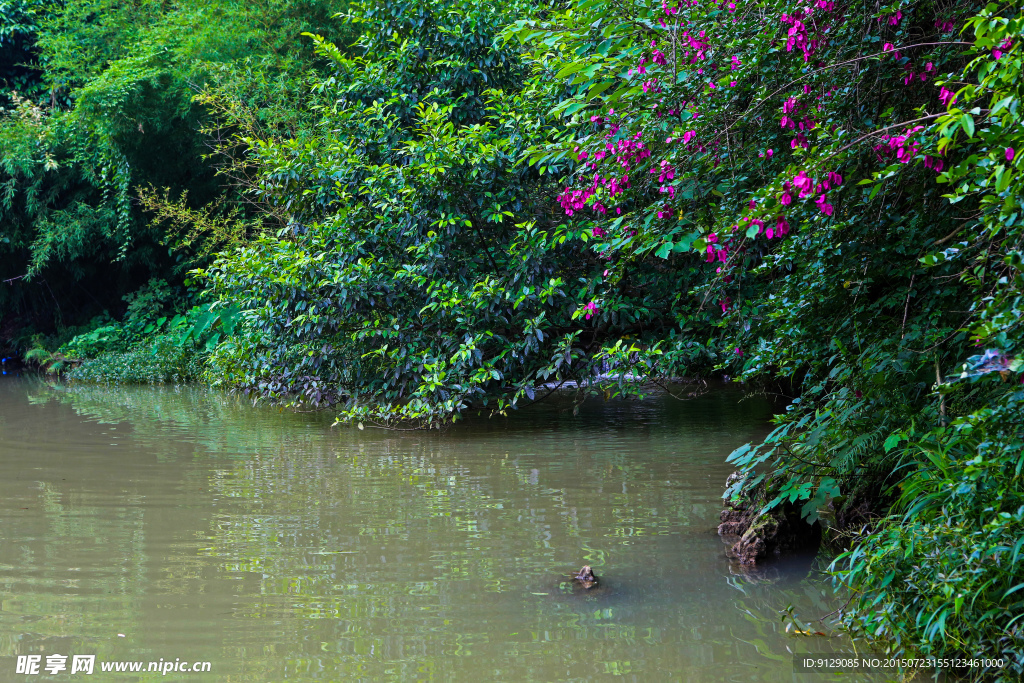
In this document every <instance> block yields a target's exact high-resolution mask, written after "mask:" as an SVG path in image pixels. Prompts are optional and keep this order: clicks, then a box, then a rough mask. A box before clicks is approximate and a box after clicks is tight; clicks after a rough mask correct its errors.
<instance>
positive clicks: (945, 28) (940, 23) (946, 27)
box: [935, 19, 955, 33]
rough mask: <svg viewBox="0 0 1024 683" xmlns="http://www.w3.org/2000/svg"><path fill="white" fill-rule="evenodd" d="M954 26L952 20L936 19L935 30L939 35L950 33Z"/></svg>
mask: <svg viewBox="0 0 1024 683" xmlns="http://www.w3.org/2000/svg"><path fill="white" fill-rule="evenodd" d="M954 27H955V24H954V23H953V21H952V19H936V20H935V28H937V29H939V33H952V31H953V28H954Z"/></svg>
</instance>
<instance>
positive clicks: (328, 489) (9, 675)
mask: <svg viewBox="0 0 1024 683" xmlns="http://www.w3.org/2000/svg"><path fill="white" fill-rule="evenodd" d="M741 397H742V394H739V393H736V392H732V391H724V390H723V391H715V392H712V393H711V394H709V395H707V396H705V397H703V398H701V399H699V400H695V401H689V402H677V401H674V400H672V399H667V398H662V399H651V400H647V401H644V402H623V401H612V402H600V401H596V402H592V403H586V404H585V405H584V406H583V407H582V408H581V410H580V412H579V414H578V415H574V414H573V412H572V411H571V410H568V409H567V408H568V407H569V404H568V403H564V402H563V403H558V402H554V403H551V404H550V405H548V406H544V407H537V408H535V409H531V410H527V411H519V412H518V413H515V414H513V415H512V416H511V417H509V418H507V419H491V420H485V419H471V420H469V421H468V422H467V423H464V424H461V425H460V426H458V427H456V428H454V429H451V430H449V431H447V432H444V433H438V432H432V433H424V432H389V431H380V430H373V429H366V430H365V431H359V430H356V429H353V428H338V427H334V428H332V427H331V422H332V419H331V416H329V415H323V414H300V413H293V412H289V411H281V410H279V409H277V408H272V407H266V406H258V407H253V406H252V405H251V404H250V403H248V402H246V401H244V400H242V399H239V398H235V397H230V396H225V395H223V394H219V393H216V392H211V391H206V390H203V389H197V388H150V387H140V388H105V387H64V386H53V385H49V384H47V383H45V382H42V381H38V380H28V379H24V378H22V379H17V378H3V380H2V381H0V521H2V531H0V681H5V680H30V679H29V678H26V677H25V676H15V675H14V657H15V656H16V655H24V654H42V655H44V661H45V655H48V654H54V653H59V654H66V655H71V654H95V655H97V661H102V660H107V661H111V660H146V661H149V660H157V659H160V658H163V659H164V660H174V659H175V658H181V659H183V660H194V661H198V660H208V661H210V662H211V663H212V669H211V672H210V673H204V674H195V675H192V676H191V677H189V676H184V675H181V674H175V675H171V676H170V677H168V678H165V679H164V680H195V681H206V682H208V683H212V682H213V681H224V682H227V681H232V682H243V681H260V682H262V681H329V680H345V681H356V680H367V681H376V680H399V681H417V680H423V681H532V680H537V681H584V680H604V679H606V678H609V679H610V678H618V679H620V680H628V681H659V680H685V681H698V682H703V681H709V682H710V681H714V682H719V681H793V680H815V681H821V680H825V679H824V678H823V677H821V676H814V677H807V678H802V677H800V676H795V675H794V673H793V664H792V654H791V652H792V651H807V650H811V651H825V650H830V649H840V650H842V649H846V648H847V647H848V644H847V643H845V641H843V640H842V638H838V637H837V638H830V639H825V638H820V637H819V638H815V639H808V638H804V637H795V636H792V635H788V634H786V633H785V632H784V629H785V623H784V622H783V621H782V620H780V618H779V616H780V615H779V610H781V609H783V608H785V607H786V605H787V604H793V605H794V606H795V608H796V609H797V611H798V612H799V613H800V614H801V616H803V617H805V618H811V617H816V616H821V615H823V614H825V613H827V612H829V611H831V610H833V609H834V608H835V607H836V606H837V600H836V599H835V598H834V597H833V596H832V594H831V591H830V589H829V586H828V583H827V582H826V581H824V580H823V579H822V578H821V576H820V575H819V574H817V573H815V572H809V569H810V565H809V564H808V563H807V562H801V561H798V562H795V563H791V564H790V565H783V566H780V567H775V568H773V569H772V570H771V571H769V572H767V573H765V574H762V575H759V576H756V577H750V576H745V575H743V574H742V573H740V572H738V570H737V568H736V567H735V566H733V565H732V564H730V562H729V561H728V559H727V558H726V556H725V546H723V544H722V542H721V541H720V540H719V538H718V537H717V536H716V534H715V533H714V528H715V525H716V523H717V517H718V513H719V510H720V500H719V496H720V494H721V490H722V485H723V482H724V480H725V477H726V475H727V474H728V473H729V471H730V468H729V467H728V466H727V465H726V464H725V463H724V458H725V456H726V455H727V454H728V453H729V451H730V450H732V449H733V448H734V447H736V446H737V445H739V444H741V443H743V442H744V441H746V440H748V439H750V438H754V437H757V436H758V435H763V434H764V433H765V431H766V425H767V418H768V417H769V416H770V406H769V405H768V404H767V403H765V402H764V401H760V400H756V399H747V400H744V401H740V400H739V399H740V398H741ZM584 563H587V564H590V565H592V566H593V567H594V570H595V572H596V573H597V574H598V575H599V576H601V577H602V579H603V588H602V591H601V592H600V593H599V594H595V595H587V596H585V597H579V596H574V595H572V594H571V593H569V592H566V590H565V589H566V584H565V583H564V580H565V575H566V574H567V573H568V572H570V571H573V570H575V569H578V568H579V566H580V565H582V564H584ZM119 634H121V635H119ZM812 640H813V642H809V641H812ZM44 677H45V676H44ZM41 678H42V677H41ZM53 678H54V679H57V680H75V679H77V678H79V676H78V675H76V676H70V675H66V674H64V675H58V676H56V677H53ZM155 679H156V678H155V677H154V675H153V674H149V675H148V676H146V675H143V676H133V675H131V674H125V673H122V674H102V673H99V672H97V674H95V675H94V677H93V678H92V680H100V681H102V680H117V681H129V680H155ZM844 680H852V678H851V677H846V678H845V679H844Z"/></svg>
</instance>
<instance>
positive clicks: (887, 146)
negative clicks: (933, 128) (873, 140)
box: [873, 126, 942, 169]
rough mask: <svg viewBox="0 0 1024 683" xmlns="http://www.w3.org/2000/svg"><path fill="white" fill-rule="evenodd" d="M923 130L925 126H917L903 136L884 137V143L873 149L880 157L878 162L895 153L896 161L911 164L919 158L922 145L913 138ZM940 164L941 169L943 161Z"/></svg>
mask: <svg viewBox="0 0 1024 683" xmlns="http://www.w3.org/2000/svg"><path fill="white" fill-rule="evenodd" d="M921 130H924V126H915V127H913V128H911V129H910V130H908V131H906V132H905V133H904V134H903V135H892V136H890V135H883V136H882V143H881V144H878V145H875V146H874V148H873V149H874V150H875V154H877V155H878V160H879V161H882V160H883V159H884V158H885V157H886V156H889V155H891V154H894V153H895V155H896V161H898V162H900V163H901V164H906V163H910V160H911V159H913V158H914V157H916V156H917V152H918V148H919V147H920V143H918V142H917V141H916V140H912V139H911V136H912V135H913V134H914V133H916V132H918V131H921ZM939 163H940V166H939V168H940V169H941V168H942V167H941V161H940V162H939Z"/></svg>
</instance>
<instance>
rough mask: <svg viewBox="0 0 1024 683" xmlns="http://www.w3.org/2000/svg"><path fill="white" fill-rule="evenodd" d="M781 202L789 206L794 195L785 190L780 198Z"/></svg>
mask: <svg viewBox="0 0 1024 683" xmlns="http://www.w3.org/2000/svg"><path fill="white" fill-rule="evenodd" d="M779 202H780V203H781V204H782V205H783V206H789V205H790V204H792V203H793V197H791V196H790V194H789V193H788V192H783V193H782V196H781V197H780V198H779Z"/></svg>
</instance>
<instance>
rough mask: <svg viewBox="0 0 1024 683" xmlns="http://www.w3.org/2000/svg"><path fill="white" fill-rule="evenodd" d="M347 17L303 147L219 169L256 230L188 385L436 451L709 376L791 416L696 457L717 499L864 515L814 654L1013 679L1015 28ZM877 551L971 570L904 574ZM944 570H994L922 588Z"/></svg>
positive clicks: (717, 19)
mask: <svg viewBox="0 0 1024 683" xmlns="http://www.w3.org/2000/svg"><path fill="white" fill-rule="evenodd" d="M524 16H526V17H528V18H525V19H524V18H522V17H524ZM350 19H352V20H353V21H357V22H358V23H359V24H360V26H361V27H362V30H363V31H364V33H363V35H364V38H363V40H362V41H361V42H360V43H359V45H358V49H357V50H356V51H357V52H359V53H360V54H359V55H358V56H355V57H351V56H344V55H342V54H341V53H340V52H339V51H338V50H337V48H336V47H335V46H333V45H331V44H330V43H327V42H325V41H322V40H321V41H318V47H319V51H320V54H321V55H322V56H324V57H325V58H329V59H331V60H332V61H333V63H334V64H335V65H336V66H335V73H334V74H332V75H329V76H326V77H323V78H321V79H318V80H317V82H316V86H315V89H316V92H317V94H318V97H319V98H321V99H320V101H325V102H331V103H332V104H331V105H330V106H324V107H321V108H320V109H319V110H317V113H318V115H319V116H320V117H321V121H320V124H319V125H318V126H317V130H318V131H320V133H318V135H316V136H313V137H312V138H308V137H307V138H303V139H294V140H280V139H273V138H269V137H268V138H258V137H249V138H246V139H245V140H244V141H243V142H244V143H245V145H246V146H248V148H249V149H251V150H252V157H251V158H252V161H253V162H255V163H257V164H258V165H259V169H260V173H261V183H260V184H259V199H260V200H261V201H264V202H266V203H268V204H270V205H272V206H273V207H275V209H276V210H277V211H279V212H280V211H286V212H288V213H289V215H290V216H291V223H290V224H289V227H287V228H285V229H283V230H281V232H280V233H279V234H278V235H277V236H275V237H265V238H263V239H261V240H259V241H257V242H254V243H251V244H249V245H246V246H245V247H244V248H241V249H239V250H236V251H235V252H232V253H229V254H224V255H222V256H221V258H220V259H219V260H218V262H217V263H216V264H215V265H214V267H213V268H211V269H209V270H208V271H206V272H205V273H202V275H204V276H205V277H206V278H207V282H209V283H210V285H211V287H212V288H213V290H214V293H215V294H216V295H217V296H219V297H220V299H221V300H222V301H223V302H228V303H232V304H235V305H238V306H239V307H240V308H241V309H243V313H242V324H241V325H240V331H236V335H235V337H234V338H233V339H232V340H231V342H230V343H229V344H226V345H223V346H221V347H220V348H219V349H218V350H217V351H216V352H215V353H214V358H213V373H214V375H215V376H216V377H218V378H219V379H220V380H221V381H224V382H227V383H230V384H234V385H237V386H241V387H244V388H245V389H246V390H248V391H251V392H255V393H256V394H258V395H260V396H264V397H267V398H271V399H276V400H292V399H295V400H301V401H303V402H305V403H312V404H318V405H323V404H340V410H341V411H342V419H351V420H362V421H365V420H372V421H377V422H382V423H391V422H394V421H402V420H404V421H411V422H414V423H418V424H421V425H438V424H440V423H442V422H446V421H449V420H452V419H454V418H455V417H457V416H458V415H459V414H460V413H461V412H464V411H466V410H470V409H485V410H488V411H493V410H496V411H504V410H506V409H508V408H511V407H514V406H516V405H518V404H519V402H520V401H524V402H525V401H533V400H536V399H538V398H541V396H537V395H536V394H537V393H538V387H539V385H542V384H547V385H548V386H547V387H544V391H546V390H548V389H550V388H552V386H562V385H564V384H565V383H568V382H570V381H571V382H574V383H578V384H579V385H581V386H584V387H588V386H590V387H595V386H598V385H600V384H601V383H615V384H617V389H618V390H619V391H637V389H636V385H633V384H631V383H630V381H631V380H632V379H633V378H639V379H645V378H646V379H652V380H656V381H660V380H662V379H665V378H666V377H670V376H674V375H679V374H684V373H687V374H700V373H707V372H710V371H711V370H714V369H718V370H723V371H725V372H726V373H727V374H729V375H732V376H736V377H739V378H741V379H742V380H743V381H745V382H747V383H749V384H751V385H753V386H757V387H760V388H763V389H765V390H771V391H773V392H776V393H781V394H783V395H788V398H789V399H791V400H790V404H789V406H788V408H787V410H786V411H785V413H783V414H781V415H780V416H778V417H777V420H776V421H777V428H776V429H775V431H773V432H772V434H771V435H770V436H769V437H767V438H766V439H765V440H764V441H763V442H762V443H758V444H748V445H746V446H744V447H742V448H740V449H738V450H737V451H736V452H734V453H733V454H732V456H731V461H732V462H733V463H735V464H736V466H737V467H738V468H739V469H740V470H741V472H742V474H743V476H742V477H741V478H740V479H739V480H738V481H737V483H736V484H735V485H734V486H733V487H732V488H731V489H730V491H728V492H727V494H728V495H742V494H743V493H744V492H745V491H749V490H751V489H752V488H753V487H757V486H760V485H762V484H763V485H765V490H767V491H769V492H770V493H771V494H772V495H770V496H769V503H768V507H769V508H770V507H773V506H776V505H779V504H782V503H788V504H797V505H799V506H801V507H802V510H803V512H804V515H805V516H806V517H807V518H808V519H809V520H815V519H817V518H818V517H819V516H826V517H828V516H831V517H832V518H834V519H835V520H837V524H840V523H839V522H838V520H841V519H845V520H851V519H856V513H857V511H858V510H863V509H864V507H865V505H867V506H868V507H869V508H871V509H872V514H869V515H867V516H866V517H864V516H863V515H862V517H861V521H863V522H869V523H870V525H871V528H873V529H875V530H876V532H877V533H876V534H875V535H872V536H870V537H867V538H864V539H861V540H860V541H858V542H857V543H856V544H855V545H854V546H853V547H852V548H851V550H850V552H849V553H848V554H846V555H844V556H842V558H840V560H839V561H838V562H837V564H836V565H835V572H836V576H837V579H838V580H840V581H842V582H845V583H846V584H847V585H848V586H849V587H850V588H851V589H852V590H853V591H854V595H855V598H854V601H853V605H854V608H855V609H854V610H852V611H850V612H849V613H848V614H847V620H848V623H849V625H850V626H851V627H852V628H854V629H857V630H860V631H861V632H863V633H864V634H866V635H868V636H871V637H875V638H878V639H880V640H881V641H882V644H884V645H887V646H889V647H890V649H891V650H892V651H893V652H911V651H916V652H926V653H929V654H933V655H936V656H942V657H952V656H960V655H972V656H974V655H977V656H990V655H992V654H993V651H992V648H995V647H996V645H998V649H999V651H1000V653H1003V654H1005V655H1006V656H1007V657H1008V658H1010V659H1011V660H1012V665H1011V666H1010V667H1009V668H1007V669H1006V670H1005V671H995V670H980V669H979V670H975V671H973V672H972V675H974V676H976V677H978V678H989V679H993V680H999V679H1000V677H1001V678H1002V679H1003V680H1016V677H1018V676H1019V675H1020V674H1021V672H1022V670H1024V657H1022V655H1021V654H1020V653H1021V652H1022V651H1024V648H1021V647H1020V643H1021V635H1020V634H1021V631H1020V628H1021V625H1020V623H1019V620H1018V619H1017V618H1016V617H1015V616H1013V615H1014V614H1019V613H1020V612H1021V609H1022V608H1024V603H1022V602H1021V600H1022V599H1024V591H1022V590H1019V589H1020V588H1021V586H1022V585H1024V583H1022V580H1021V576H1020V570H1019V569H1017V567H1019V566H1020V563H1019V562H1017V561H1016V560H1017V557H1016V556H1017V555H1019V552H1018V551H1019V550H1020V547H1019V546H1020V543H1019V542H1018V541H1017V540H1016V539H1015V537H1014V535H1015V534H1017V533H1018V531H1019V528H1020V527H1019V518H1020V514H1021V511H1020V509H1019V506H1020V500H1019V488H1020V480H1019V472H1020V471H1021V465H1020V462H1021V461H1020V457H1021V455H1020V449H1019V448H1015V447H1013V446H1012V445H1013V444H1017V443H1019V442H1020V441H1021V439H1020V432H1019V430H1020V427H1019V425H1020V424H1024V420H1016V421H1015V420H1014V419H1013V415H1016V414H1018V413H1019V410H1018V406H1019V405H1020V401H1019V399H1018V398H1015V397H1016V396H1017V393H1016V392H1018V391H1019V389H1018V386H1019V382H1020V374H1019V373H1020V370H1021V365H1022V364H1021V362H1020V360H1019V356H1020V353H1021V351H1020V348H1019V342H1018V338H1019V337H1020V330H1019V325H1020V323H1021V320H1022V317H1024V316H1022V312H1024V309H1022V306H1021V284H1022V276H1021V269H1022V264H1024V258H1022V256H1021V248H1022V241H1024V240H1022V232H1021V229H1020V223H1019V219H1020V215H1021V212H1020V206H1019V197H1020V196H1021V189H1022V188H1021V187H1020V185H1019V183H1020V179H1019V175H1018V173H1017V167H1018V164H1019V163H1020V155H1019V154H1018V152H1017V150H1020V149H1022V144H1024V141H1021V140H1020V139H1019V138H1020V132H1019V123H1018V121H1019V112H1018V106H1019V101H1018V93H1019V90H1020V73H1019V72H1020V47H1019V36H1020V33H1021V31H1020V26H1019V19H1018V18H1017V15H1016V9H1015V8H1013V7H1009V8H1003V9H1000V8H997V7H995V6H989V7H983V6H982V5H980V4H972V3H970V2H961V3H955V4H953V5H950V4H948V3H938V2H934V1H929V0H926V1H925V2H922V3H916V4H911V3H909V2H901V1H897V2H894V3H890V4H886V5H882V6H878V7H869V6H866V5H862V4H854V3H849V2H841V1H836V0H812V1H806V0H801V1H797V2H784V1H782V0H768V1H766V2H756V3H754V2H747V3H744V2H729V1H727V0H717V1H716V0H678V1H672V0H662V1H660V2H651V3H647V2H634V3H629V4H622V3H604V2H601V1H599V0H581V1H580V2H572V3H569V4H567V5H565V6H560V7H557V8H549V9H546V10H544V11H543V12H536V11H535V8H534V7H533V6H532V5H503V6H501V7H491V6H485V7H481V6H479V5H477V4H470V3H464V2H442V1H441V0H438V1H436V2H433V1H432V2H426V3H417V4H416V5H415V6H412V5H402V6H399V7H397V8H395V9H393V10H389V9H388V8H385V7H383V6H382V7H377V6H372V5H367V6H365V7H363V8H362V9H361V10H360V11H359V12H356V13H355V14H353V15H352V16H351V17H350ZM516 19H518V21H515V20H516ZM513 21H514V23H511V25H509V23H510V22H513ZM456 24H457V25H458V26H456ZM503 27H504V29H503ZM360 51H361V52H360ZM627 378H630V379H629V380H627ZM993 444H995V445H993ZM936 453H939V454H940V455H939V456H937V460H936V458H933V457H931V456H933V455H935V454H936ZM937 463H941V466H940V465H939V464H937ZM949 463H957V466H956V467H951V466H950V465H949ZM961 465H962V466H961ZM901 486H902V487H903V488H900V487H901ZM972 487H973V488H972ZM982 489H985V490H982ZM968 492H973V493H971V494H970V495H968ZM872 506H873V507H872ZM1015 506H1016V507H1015ZM856 526H857V525H856V524H854V523H853V522H849V523H848V528H846V529H845V531H851V532H852V531H853V530H855V528H856ZM905 529H911V530H916V532H915V533H917V532H919V533H929V534H932V536H933V538H934V539H940V540H941V539H950V538H954V537H955V538H958V539H961V540H962V539H974V540H970V541H963V542H962V543H961V544H959V545H957V546H956V547H953V546H952V545H951V544H949V543H945V542H943V543H942V544H940V545H941V547H940V545H937V544H938V541H936V543H932V544H919V545H917V546H915V547H916V548H918V549H920V550H921V552H922V553H923V554H921V555H920V556H915V555H914V554H913V552H910V553H907V552H906V551H905V550H902V551H901V550H900V548H901V544H906V543H908V542H911V541H912V540H913V537H912V536H908V532H906V531H904V530H905ZM1007 548H1010V549H1011V550H1009V551H1007ZM975 550H977V551H978V552H982V553H983V554H984V553H989V554H991V555H993V556H995V555H998V557H999V558H1000V559H999V560H998V562H995V563H990V562H987V561H984V557H983V558H981V559H978V558H974V559H971V560H970V562H973V564H970V567H971V570H970V572H971V573H970V576H967V575H966V574H957V576H958V577H960V579H958V580H961V585H962V586H963V591H964V592H963V594H962V595H961V594H959V593H957V592H956V591H951V590H948V589H947V587H945V586H944V585H943V584H942V582H941V577H942V576H952V575H953V570H954V569H958V568H957V567H954V565H955V564H956V563H958V562H960V560H959V559H957V558H959V557H961V555H962V553H968V556H969V559H970V555H969V553H970V552H974V551H975ZM900 552H903V553H904V554H903V555H900ZM901 558H902V559H901ZM975 560H977V561H976V562H975ZM961 564H962V563H961ZM876 567H878V568H880V567H884V571H881V570H880V569H876ZM959 569H962V567H961V568H959ZM967 596H970V599H968V597H967ZM897 600H898V601H899V602H897ZM967 624H977V631H976V632H975V633H974V635H972V636H970V637H968V635H967V628H968V627H967V626H966V625H967Z"/></svg>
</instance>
